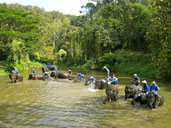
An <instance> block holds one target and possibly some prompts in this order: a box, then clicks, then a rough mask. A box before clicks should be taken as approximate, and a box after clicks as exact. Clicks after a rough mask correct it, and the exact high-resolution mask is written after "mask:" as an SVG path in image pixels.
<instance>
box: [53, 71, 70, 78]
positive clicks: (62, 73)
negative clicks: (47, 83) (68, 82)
mask: <svg viewBox="0 0 171 128" xmlns="http://www.w3.org/2000/svg"><path fill="white" fill-rule="evenodd" d="M56 78H62V79H68V74H67V73H66V72H63V71H59V72H57V73H56Z"/></svg>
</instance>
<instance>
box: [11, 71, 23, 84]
mask: <svg viewBox="0 0 171 128" xmlns="http://www.w3.org/2000/svg"><path fill="white" fill-rule="evenodd" d="M9 78H10V79H11V80H12V82H13V83H16V82H22V81H23V76H22V75H21V74H19V73H16V74H15V73H11V74H10V75H9Z"/></svg>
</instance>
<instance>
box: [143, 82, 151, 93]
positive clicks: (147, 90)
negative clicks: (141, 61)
mask: <svg viewBox="0 0 171 128" xmlns="http://www.w3.org/2000/svg"><path fill="white" fill-rule="evenodd" d="M143 90H144V92H145V93H146V92H149V90H150V88H149V86H148V84H145V85H143Z"/></svg>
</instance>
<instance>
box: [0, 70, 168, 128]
mask: <svg viewBox="0 0 171 128" xmlns="http://www.w3.org/2000/svg"><path fill="white" fill-rule="evenodd" d="M62 70H68V69H67V68H64V69H62ZM29 72H30V71H25V72H24V73H22V74H23V76H24V81H23V82H20V83H14V84H13V83H11V82H10V80H9V77H8V76H0V128H72V127H73V128H152V127H154V128H169V127H171V85H168V84H165V83H160V82H159V81H157V84H158V85H159V87H160V93H161V94H163V96H164V97H165V104H164V105H163V106H161V107H159V108H158V109H157V110H151V109H149V108H148V107H147V106H146V105H139V103H137V104H136V105H134V106H133V105H131V99H129V100H127V101H125V100H124V87H125V85H126V84H129V82H130V79H131V77H130V76H122V75H117V77H118V79H119V84H118V87H119V100H118V101H116V102H109V103H107V104H105V105H104V104H103V100H104V99H105V97H106V95H105V90H92V89H90V88H89V87H86V86H84V83H73V82H72V81H69V80H62V79H61V80H59V81H58V82H57V81H41V80H35V81H29V80H27V78H28V74H29ZM77 72H81V73H84V74H85V75H86V76H92V75H93V76H94V77H96V78H97V79H100V78H103V77H104V73H103V72H97V71H90V70H80V69H73V73H74V74H76V73H77ZM141 80H143V78H141ZM148 81H150V82H151V81H152V80H150V79H148ZM150 82H149V83H150Z"/></svg>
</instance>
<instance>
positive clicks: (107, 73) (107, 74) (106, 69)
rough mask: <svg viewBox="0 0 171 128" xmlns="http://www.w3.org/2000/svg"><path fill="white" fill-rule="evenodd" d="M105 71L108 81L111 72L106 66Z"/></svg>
mask: <svg viewBox="0 0 171 128" xmlns="http://www.w3.org/2000/svg"><path fill="white" fill-rule="evenodd" d="M103 69H104V70H105V73H106V79H108V78H109V73H110V71H109V69H108V68H107V67H106V66H104V67H103Z"/></svg>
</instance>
